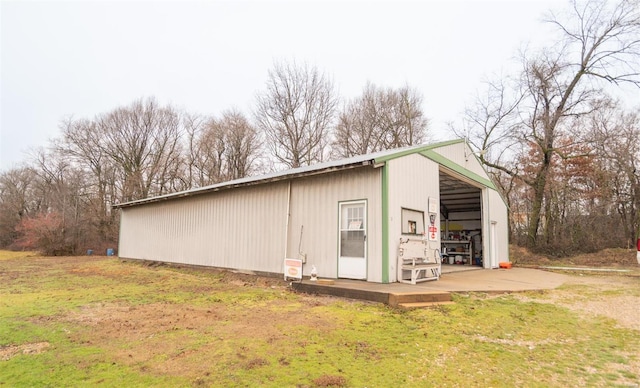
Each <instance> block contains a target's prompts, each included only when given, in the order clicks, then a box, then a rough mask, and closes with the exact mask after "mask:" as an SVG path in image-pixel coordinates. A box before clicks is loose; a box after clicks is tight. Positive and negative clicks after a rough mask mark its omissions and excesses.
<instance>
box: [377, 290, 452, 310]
mask: <svg viewBox="0 0 640 388" xmlns="http://www.w3.org/2000/svg"><path fill="white" fill-rule="evenodd" d="M450 301H451V293H450V292H446V291H426V292H398V293H390V294H389V305H391V306H394V307H395V306H398V305H400V304H401V303H438V302H450Z"/></svg>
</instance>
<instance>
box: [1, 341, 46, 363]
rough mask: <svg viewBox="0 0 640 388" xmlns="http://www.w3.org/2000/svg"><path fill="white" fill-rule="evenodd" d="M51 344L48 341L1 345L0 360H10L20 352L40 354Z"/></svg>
mask: <svg viewBox="0 0 640 388" xmlns="http://www.w3.org/2000/svg"><path fill="white" fill-rule="evenodd" d="M50 346H51V345H50V344H49V343H48V342H34V343H30V344H22V345H9V346H2V347H0V361H8V360H10V359H12V358H13V357H15V356H17V355H19V354H40V353H42V352H44V351H45V350H47V348H49V347H50Z"/></svg>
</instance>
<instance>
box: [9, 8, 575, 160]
mask: <svg viewBox="0 0 640 388" xmlns="http://www.w3.org/2000/svg"><path fill="white" fill-rule="evenodd" d="M564 5H566V3H565V2H564V1H541V0H540V1H441V2H440V1H420V2H418V1H414V2H397V1H384V2H375V3H370V2H364V1H357V2H344V1H318V2H310V1H297V2H271V1H256V2H249V1H230V2H222V1H207V2H204V1H198V2H185V1H180V2H178V1H164V2H157V1H137V2H129V1H107V2H97V1H67V2H59V1H46V2H34V1H5V0H1V2H0V14H1V20H0V25H1V31H0V33H1V46H0V50H1V51H0V66H1V68H0V72H1V79H0V88H1V95H0V98H1V111H0V116H1V127H0V170H6V169H8V168H11V167H14V166H17V165H18V164H19V163H20V162H21V161H25V160H27V157H28V155H27V153H28V151H29V150H30V149H33V148H37V147H41V146H46V145H47V144H48V141H49V139H52V138H54V137H57V136H58V135H59V129H58V125H59V123H60V121H61V120H62V119H64V118H65V117H68V116H73V117H78V118H79V117H87V118H91V117H94V116H95V115H96V114H100V113H105V112H108V111H110V110H112V109H114V108H116V107H119V106H123V105H128V104H130V103H131V102H133V101H134V100H136V99H138V98H141V97H149V96H155V97H156V98H157V99H158V101H159V102H160V103H161V104H168V103H170V104H172V105H174V106H176V107H178V108H182V109H185V110H186V111H188V112H192V113H201V114H206V115H217V114H219V113H220V112H221V111H223V110H225V109H227V108H232V107H235V108H238V109H240V110H241V111H243V112H245V113H246V114H247V115H249V114H250V112H251V110H252V108H253V106H254V101H255V95H256V93H257V92H259V91H262V90H263V89H264V85H265V82H266V79H267V73H268V70H269V69H270V68H272V66H273V63H274V61H283V60H284V61H293V60H295V61H296V62H300V63H302V62H306V63H308V64H311V65H315V66H317V67H318V69H319V70H321V71H323V72H325V73H327V74H328V75H330V76H331V77H332V78H333V80H334V83H335V84H336V86H337V87H338V89H339V92H340V95H341V97H342V98H343V99H348V98H353V97H356V96H358V95H359V94H360V93H361V91H362V88H363V87H364V85H365V84H366V82H367V81H370V82H372V83H374V84H376V85H377V86H384V87H400V86H402V85H404V84H408V85H409V86H411V87H414V88H417V89H418V91H419V92H421V93H422V94H423V96H424V107H423V109H424V111H425V113H426V114H427V117H428V118H429V119H430V120H431V129H432V130H433V133H434V134H435V137H436V140H444V139H449V138H451V137H452V134H449V133H447V131H446V123H447V122H448V121H451V120H456V118H457V117H459V116H460V113H461V112H462V111H463V109H464V106H465V104H468V103H469V102H470V101H471V100H472V97H473V95H474V94H475V92H476V91H477V90H478V89H479V88H480V87H481V83H482V81H483V79H485V78H486V77H487V76H490V75H491V74H495V73H501V72H502V73H508V72H509V71H512V70H513V67H512V66H513V65H510V62H511V61H513V58H514V57H515V56H516V54H517V52H518V49H519V48H521V47H522V46H523V44H524V43H526V42H528V41H532V40H533V41H535V40H536V39H537V40H538V42H540V41H543V40H544V39H543V37H544V34H545V31H546V30H547V29H548V27H545V25H543V24H542V23H541V19H542V16H543V15H544V13H545V11H547V10H549V9H551V8H554V7H555V9H558V7H562V6H564ZM510 66H511V67H510Z"/></svg>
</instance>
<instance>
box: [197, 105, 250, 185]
mask: <svg viewBox="0 0 640 388" xmlns="http://www.w3.org/2000/svg"><path fill="white" fill-rule="evenodd" d="M187 133H188V143H189V144H188V150H189V152H188V155H187V160H188V166H189V168H188V171H189V173H190V175H191V176H192V177H193V179H194V181H193V184H194V185H195V186H206V185H210V184H214V183H217V182H222V181H226V180H232V179H238V178H243V177H245V176H248V175H251V174H253V173H254V172H256V171H257V170H256V169H257V168H258V158H259V157H260V139H259V136H258V132H257V130H256V129H255V127H253V126H252V125H251V124H250V123H249V121H248V120H247V118H246V117H245V116H244V115H243V114H242V113H240V112H239V111H238V110H227V111H225V112H223V114H222V117H221V118H220V119H216V118H214V117H211V118H208V119H206V118H203V117H193V116H192V117H191V118H190V120H189V123H188V125H187Z"/></svg>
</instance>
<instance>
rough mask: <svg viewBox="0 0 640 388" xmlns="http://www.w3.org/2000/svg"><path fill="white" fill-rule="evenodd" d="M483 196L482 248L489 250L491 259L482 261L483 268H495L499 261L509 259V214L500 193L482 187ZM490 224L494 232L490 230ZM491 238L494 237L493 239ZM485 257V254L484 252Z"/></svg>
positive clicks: (485, 250)
mask: <svg viewBox="0 0 640 388" xmlns="http://www.w3.org/2000/svg"><path fill="white" fill-rule="evenodd" d="M483 197H484V198H486V199H485V200H484V201H483V204H484V206H485V207H486V208H483V213H484V218H483V221H484V222H483V225H484V228H483V235H484V239H483V250H484V252H489V253H490V255H491V256H490V257H492V258H493V260H492V261H489V260H486V259H485V262H484V267H485V268H497V267H498V265H499V263H500V262H501V261H509V215H508V209H507V205H506V204H505V203H504V201H503V200H502V197H501V196H500V194H499V193H498V192H497V191H495V190H492V189H484V190H483ZM492 224H493V225H494V226H493V228H495V232H492ZM492 239H495V241H493V240H492ZM485 257H487V255H486V254H485Z"/></svg>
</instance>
